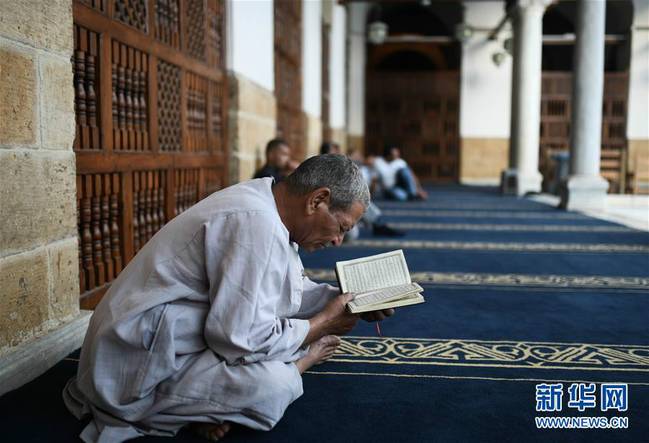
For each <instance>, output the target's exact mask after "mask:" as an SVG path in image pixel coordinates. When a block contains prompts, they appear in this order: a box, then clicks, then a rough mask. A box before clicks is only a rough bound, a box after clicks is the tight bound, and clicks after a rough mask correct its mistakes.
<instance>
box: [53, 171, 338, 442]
mask: <svg viewBox="0 0 649 443" xmlns="http://www.w3.org/2000/svg"><path fill="white" fill-rule="evenodd" d="M297 249H298V248H297V245H296V244H295V243H293V242H292V241H291V240H290V239H289V233H288V231H287V229H286V227H285V226H284V224H283V223H282V221H281V218H280V216H279V213H278V210H277V206H276V204H275V199H274V197H273V194H272V179H270V178H265V179H258V180H251V181H248V182H244V183H241V184H238V185H234V186H231V187H229V188H226V189H224V190H222V191H220V192H216V193H214V194H212V195H211V196H209V197H208V198H206V199H204V200H202V201H201V202H199V203H198V204H196V205H195V206H193V207H192V208H190V209H189V210H187V211H185V212H183V213H182V214H180V215H179V216H177V217H176V218H174V219H173V220H171V221H170V222H169V223H168V224H167V225H165V226H164V227H163V228H162V229H161V230H160V231H159V232H158V233H157V234H156V235H154V236H153V238H152V239H151V240H150V241H149V242H148V243H147V244H146V245H145V246H144V248H143V249H142V250H141V251H140V252H139V253H138V254H137V255H136V256H135V257H134V258H133V260H131V262H130V263H129V264H128V266H127V267H126V268H125V269H124V270H123V271H122V272H121V273H120V275H119V277H118V278H117V279H116V280H115V281H114V282H113V283H112V285H111V287H110V289H109V290H108V291H107V293H106V294H105V296H104V297H103V299H102V301H101V302H100V303H99V305H98V306H97V308H96V310H95V312H94V314H93V316H92V319H91V321H90V326H89V328H88V332H87V333H86V337H85V340H84V343H83V347H82V350H81V358H80V362H79V369H78V372H77V375H76V377H75V378H73V379H71V380H70V381H69V382H68V384H67V386H66V388H65V390H64V394H63V395H64V400H65V402H66V405H67V406H68V408H69V409H70V410H71V411H72V413H73V414H75V415H76V416H77V417H79V418H81V417H82V416H84V415H86V414H91V415H92V418H93V419H92V421H91V422H90V424H89V425H88V426H87V427H86V428H85V429H84V431H83V433H82V434H81V437H82V439H83V440H84V441H86V442H116V441H124V440H127V439H130V438H134V437H138V436H141V435H143V434H154V435H174V434H175V433H176V432H177V431H178V430H179V429H180V428H181V427H182V426H184V425H186V424H187V423H189V422H214V423H220V422H223V421H230V422H234V423H239V424H242V425H245V426H248V427H251V428H255V429H262V430H268V429H271V428H272V427H273V426H274V425H275V424H276V423H277V421H278V420H279V419H280V418H281V417H282V415H283V414H284V411H285V410H286V408H287V407H288V405H289V404H290V403H291V402H293V401H294V400H295V399H297V398H298V397H299V396H300V395H301V394H302V380H301V376H300V374H299V372H298V370H297V367H296V366H295V364H294V363H292V362H294V361H295V360H297V359H298V358H300V357H301V356H303V355H304V353H305V352H306V350H305V348H304V347H303V346H302V344H303V342H304V339H305V337H306V335H307V333H308V331H309V322H308V320H307V319H308V318H310V317H311V316H313V315H315V314H316V313H317V312H319V311H320V310H321V309H322V308H323V307H324V306H325V304H326V303H327V302H328V301H329V300H330V299H331V298H332V297H334V296H335V295H336V294H338V289H337V288H334V287H332V286H329V285H326V284H320V285H318V284H315V283H313V282H312V281H310V280H309V279H308V278H306V277H304V276H303V267H302V263H301V261H300V258H299V255H298V251H297Z"/></svg>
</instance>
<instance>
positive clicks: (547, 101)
mask: <svg viewBox="0 0 649 443" xmlns="http://www.w3.org/2000/svg"><path fill="white" fill-rule="evenodd" d="M628 84H629V76H628V73H626V72H606V73H605V76H604V103H603V109H602V151H601V167H600V173H601V174H602V176H603V177H604V178H606V179H607V180H608V181H609V185H610V187H609V192H623V191H624V189H625V179H626V152H627V149H626V147H627V141H626V129H625V128H626V109H627V94H628ZM571 113H572V72H556V71H553V72H544V73H543V77H542V88H541V140H540V144H541V146H540V159H539V167H540V170H541V173H542V174H543V180H544V185H547V184H549V183H550V182H552V181H553V180H554V166H555V163H554V160H552V155H553V154H555V153H557V152H559V151H568V150H569V149H570V119H571Z"/></svg>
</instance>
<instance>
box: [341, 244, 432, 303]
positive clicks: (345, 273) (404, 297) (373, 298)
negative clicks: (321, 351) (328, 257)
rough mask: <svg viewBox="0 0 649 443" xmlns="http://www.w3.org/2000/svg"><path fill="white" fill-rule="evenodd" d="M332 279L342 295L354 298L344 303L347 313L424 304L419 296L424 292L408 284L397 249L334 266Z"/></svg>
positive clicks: (405, 269) (406, 267)
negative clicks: (352, 294)
mask: <svg viewBox="0 0 649 443" xmlns="http://www.w3.org/2000/svg"><path fill="white" fill-rule="evenodd" d="M336 277H337V278H338V284H339V286H340V289H341V291H342V292H343V293H345V292H352V293H354V294H355V296H354V299H353V300H352V301H350V302H349V303H347V309H349V311H350V312H351V313H354V314H356V313H359V312H369V311H378V310H381V309H387V308H396V307H399V306H408V305H414V304H417V303H423V302H424V301H425V300H424V297H423V296H422V295H421V292H423V290H424V289H423V288H422V287H421V286H419V285H418V284H417V283H414V282H412V281H411V280H410V272H409V271H408V265H407V264H406V258H405V257H404V256H403V251H402V250H401V249H399V250H397V251H392V252H386V253H384V254H378V255H372V256H369V257H363V258H357V259H355V260H347V261H339V262H336Z"/></svg>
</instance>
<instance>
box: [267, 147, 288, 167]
mask: <svg viewBox="0 0 649 443" xmlns="http://www.w3.org/2000/svg"><path fill="white" fill-rule="evenodd" d="M290 158H291V149H290V148H289V147H288V145H279V146H278V147H276V148H275V149H273V150H272V151H270V152H269V153H268V164H269V165H270V166H273V167H275V168H277V169H284V168H286V166H287V165H288V161H289V159H290Z"/></svg>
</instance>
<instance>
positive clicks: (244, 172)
mask: <svg viewBox="0 0 649 443" xmlns="http://www.w3.org/2000/svg"><path fill="white" fill-rule="evenodd" d="M228 82H229V89H230V96H229V100H230V103H229V117H228V124H229V126H228V131H229V132H228V139H229V148H230V162H229V163H230V184H234V183H238V182H240V181H243V180H248V179H250V178H252V176H253V175H254V173H255V169H257V168H258V167H259V166H261V165H262V164H263V163H264V161H265V157H266V156H265V149H266V143H268V141H269V140H271V139H272V138H274V137H275V135H276V125H277V124H276V120H275V118H276V115H277V104H276V100H275V95H274V94H273V93H272V92H271V91H269V90H267V89H266V88H264V87H262V86H260V85H258V84H257V83H255V82H253V81H251V80H249V79H247V78H246V77H244V76H242V75H240V74H236V73H232V72H230V74H229V75H228Z"/></svg>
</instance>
